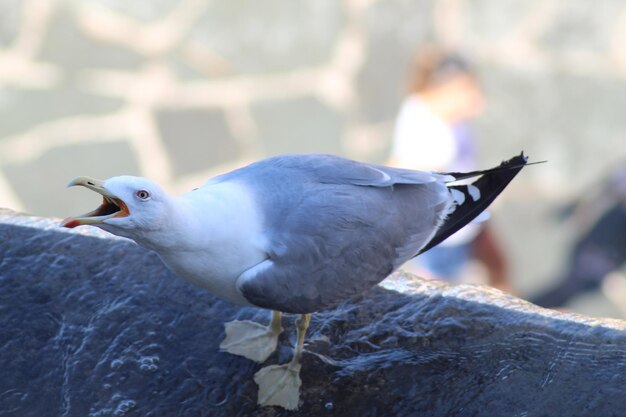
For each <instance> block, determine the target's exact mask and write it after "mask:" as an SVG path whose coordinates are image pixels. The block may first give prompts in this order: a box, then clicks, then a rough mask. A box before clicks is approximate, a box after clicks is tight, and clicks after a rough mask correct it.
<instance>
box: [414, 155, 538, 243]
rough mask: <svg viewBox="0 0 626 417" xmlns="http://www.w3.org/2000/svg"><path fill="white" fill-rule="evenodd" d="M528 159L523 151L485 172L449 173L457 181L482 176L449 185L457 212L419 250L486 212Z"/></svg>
mask: <svg viewBox="0 0 626 417" xmlns="http://www.w3.org/2000/svg"><path fill="white" fill-rule="evenodd" d="M527 160H528V158H527V157H526V156H524V153H523V152H522V153H521V154H520V155H518V156H516V157H514V158H511V159H509V160H508V161H504V162H502V163H501V164H500V165H499V166H497V167H495V168H491V169H485V170H482V171H472V172H446V173H443V174H444V175H449V176H451V177H453V178H454V181H458V180H463V179H467V178H472V177H480V178H478V179H477V180H476V181H474V182H473V183H471V184H468V185H449V186H448V188H449V189H450V192H451V193H452V195H453V197H454V199H455V200H456V202H457V204H456V206H455V207H454V209H453V211H452V212H451V213H450V214H449V215H448V217H447V218H446V219H445V220H444V222H443V224H442V225H441V227H440V228H439V229H438V230H437V232H436V233H435V235H434V236H433V238H432V239H431V240H430V241H429V242H428V243H427V244H426V245H425V246H424V247H423V248H422V249H421V250H420V251H419V253H418V255H419V254H420V253H424V252H426V251H427V250H428V249H430V248H432V247H434V246H436V245H438V244H439V243H441V242H443V241H444V240H445V239H447V238H448V237H450V236H451V235H452V234H454V233H455V232H456V231H458V230H459V229H461V228H462V227H463V226H465V225H466V224H468V223H469V222H471V221H472V220H474V219H475V218H476V217H477V216H478V215H479V214H480V213H482V212H483V211H484V210H485V209H486V208H487V207H488V206H489V205H490V204H491V202H492V201H493V200H495V198H496V197H497V196H498V195H499V194H500V193H501V192H502V190H504V189H505V188H506V186H507V185H508V184H509V182H511V180H512V179H513V178H515V176H516V175H517V173H518V172H520V171H521V170H522V168H524V166H526V165H529V164H528V163H527Z"/></svg>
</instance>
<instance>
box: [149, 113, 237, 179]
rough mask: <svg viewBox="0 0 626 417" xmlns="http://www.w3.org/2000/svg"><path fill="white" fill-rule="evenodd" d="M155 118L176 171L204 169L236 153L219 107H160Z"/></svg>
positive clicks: (221, 162)
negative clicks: (191, 108)
mask: <svg viewBox="0 0 626 417" xmlns="http://www.w3.org/2000/svg"><path fill="white" fill-rule="evenodd" d="M156 118H157V124H158V126H159V131H160V133H161V138H162V139H163V143H164V144H165V147H166V148H167V151H168V155H169V157H170V160H171V161H172V164H173V166H174V170H175V171H176V174H177V175H185V174H189V173H193V172H197V171H202V170H206V169H208V168H210V167H211V166H213V165H216V164H223V163H225V162H229V161H232V160H234V159H236V158H237V157H238V156H239V152H240V151H239V148H238V146H237V143H236V142H235V140H234V139H233V137H232V135H231V133H230V130H229V128H228V126H227V125H226V120H225V119H224V114H223V112H222V111H210V110H179V111H160V112H158V113H157V115H156Z"/></svg>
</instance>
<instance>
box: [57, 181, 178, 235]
mask: <svg viewBox="0 0 626 417" xmlns="http://www.w3.org/2000/svg"><path fill="white" fill-rule="evenodd" d="M76 185H79V186H82V187H86V188H89V189H90V190H92V191H95V192H97V193H98V194H100V195H102V204H101V205H100V207H98V208H97V209H95V210H93V211H91V212H89V213H86V214H83V215H81V216H77V217H69V218H67V219H65V220H63V222H62V223H61V226H64V227H70V228H73V227H76V226H81V225H93V226H96V227H99V228H101V229H104V230H106V231H108V232H111V233H113V234H116V235H119V236H124V237H129V238H131V239H135V240H138V241H142V240H145V239H146V238H148V235H149V234H150V233H152V232H157V233H158V232H159V231H161V230H163V228H165V227H167V224H168V222H169V214H170V199H171V197H170V196H169V195H168V194H167V193H166V192H165V191H163V190H162V189H161V187H159V186H158V185H157V184H155V183H153V182H151V181H150V180H147V179H145V178H141V177H131V176H120V177H113V178H110V179H108V180H106V181H100V180H96V179H93V178H88V177H78V178H76V179H74V180H72V182H70V184H69V185H68V186H69V187H72V186H76ZM139 243H142V242H139Z"/></svg>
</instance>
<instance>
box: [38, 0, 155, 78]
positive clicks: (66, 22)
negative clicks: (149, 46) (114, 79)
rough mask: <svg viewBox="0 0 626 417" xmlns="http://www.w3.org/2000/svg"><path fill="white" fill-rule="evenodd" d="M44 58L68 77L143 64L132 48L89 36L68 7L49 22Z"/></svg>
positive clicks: (127, 68) (130, 67)
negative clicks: (79, 26)
mask: <svg viewBox="0 0 626 417" xmlns="http://www.w3.org/2000/svg"><path fill="white" fill-rule="evenodd" d="M127 3H128V2H127ZM130 3H134V2H130ZM141 4H143V2H141ZM41 59H42V60H44V61H49V62H51V63H54V64H56V65H58V66H59V67H60V68H62V69H63V70H64V71H65V73H66V75H67V76H72V75H74V74H75V73H76V72H79V71H81V70H83V69H85V68H107V69H108V68H115V69H124V70H132V69H136V68H137V67H138V66H139V65H140V64H142V63H143V62H144V59H143V57H142V56H140V55H138V54H137V53H135V52H133V51H131V50H130V49H125V48H122V47H119V46H116V45H111V44H107V43H103V42H99V41H96V40H94V39H91V38H89V36H86V35H85V34H84V33H83V32H82V31H80V30H79V29H78V28H77V27H76V23H75V21H74V19H73V16H72V15H71V13H70V11H69V10H68V9H66V8H64V9H60V10H58V11H57V13H56V15H55V16H54V19H53V20H52V22H51V23H50V26H49V28H48V34H47V36H46V37H45V42H44V44H43V46H42V50H41Z"/></svg>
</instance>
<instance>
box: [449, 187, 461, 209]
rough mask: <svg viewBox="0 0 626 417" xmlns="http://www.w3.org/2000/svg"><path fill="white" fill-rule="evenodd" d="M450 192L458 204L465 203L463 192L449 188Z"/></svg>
mask: <svg viewBox="0 0 626 417" xmlns="http://www.w3.org/2000/svg"><path fill="white" fill-rule="evenodd" d="M450 192H451V193H452V198H453V199H454V201H456V204H457V205H459V206H460V205H461V204H463V203H465V194H463V193H462V192H461V191H459V190H455V189H454V188H451V189H450Z"/></svg>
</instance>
